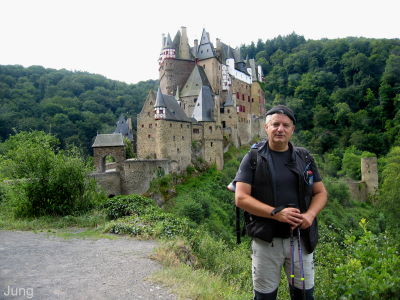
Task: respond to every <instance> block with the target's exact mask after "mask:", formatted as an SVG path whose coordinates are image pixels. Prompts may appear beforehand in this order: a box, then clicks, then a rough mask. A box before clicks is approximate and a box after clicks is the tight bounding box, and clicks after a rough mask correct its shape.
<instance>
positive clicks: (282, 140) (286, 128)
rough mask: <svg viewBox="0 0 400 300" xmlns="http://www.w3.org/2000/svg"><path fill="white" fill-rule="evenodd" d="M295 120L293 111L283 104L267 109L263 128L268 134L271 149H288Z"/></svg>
mask: <svg viewBox="0 0 400 300" xmlns="http://www.w3.org/2000/svg"><path fill="white" fill-rule="evenodd" d="M295 122H296V119H295V117H294V113H293V111H292V110H291V109H290V108H288V107H286V106H284V105H278V106H274V107H273V108H271V109H270V110H269V111H267V113H266V119H265V126H264V128H265V131H266V133H267V136H268V144H269V147H270V148H271V149H272V150H276V151H285V150H287V149H288V144H289V140H290V138H291V137H292V135H293V132H294V128H295V126H294V123H295Z"/></svg>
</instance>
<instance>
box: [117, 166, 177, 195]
mask: <svg viewBox="0 0 400 300" xmlns="http://www.w3.org/2000/svg"><path fill="white" fill-rule="evenodd" d="M121 169H122V172H121V193H122V194H124V195H127V194H133V193H135V194H143V193H145V192H146V191H147V190H148V189H149V187H150V182H151V181H152V180H153V179H154V178H156V177H157V176H162V175H164V174H169V173H170V162H169V161H168V160H150V159H147V160H146V159H127V160H126V161H124V162H123V164H122V168H121Z"/></svg>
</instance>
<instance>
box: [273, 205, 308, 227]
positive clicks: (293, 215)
mask: <svg viewBox="0 0 400 300" xmlns="http://www.w3.org/2000/svg"><path fill="white" fill-rule="evenodd" d="M303 216H304V215H302V214H301V213H300V210H299V209H297V208H294V207H287V208H284V209H282V210H281V211H280V212H278V213H277V214H276V215H275V216H274V219H275V220H277V221H279V222H283V223H289V224H290V227H291V228H292V229H295V228H296V227H298V226H300V225H301V224H302V222H303Z"/></svg>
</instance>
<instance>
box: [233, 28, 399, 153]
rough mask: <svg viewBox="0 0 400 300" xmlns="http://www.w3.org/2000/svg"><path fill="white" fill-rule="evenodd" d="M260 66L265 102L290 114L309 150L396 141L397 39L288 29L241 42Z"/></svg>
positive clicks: (376, 149)
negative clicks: (315, 36) (318, 36)
mask: <svg viewBox="0 0 400 300" xmlns="http://www.w3.org/2000/svg"><path fill="white" fill-rule="evenodd" d="M241 50H242V54H243V57H246V56H248V57H249V58H251V57H254V58H255V59H256V60H257V62H258V63H260V64H261V65H262V67H263V70H264V74H265V80H266V84H265V89H266V98H267V101H266V102H267V105H269V106H270V105H272V103H284V104H288V105H289V106H290V107H292V108H293V109H294V110H295V112H296V115H297V119H298V121H299V122H298V126H297V128H298V129H300V130H298V131H297V137H298V139H299V140H300V141H301V142H302V143H304V144H305V145H307V146H308V147H310V148H312V150H313V151H314V152H317V153H325V152H327V151H331V150H333V149H338V148H339V149H344V148H346V147H348V146H350V145H354V146H356V148H358V149H359V150H366V151H369V152H373V153H376V154H378V155H379V154H384V153H386V152H388V151H389V149H390V147H391V146H392V145H400V136H399V131H400V113H399V109H400V40H399V39H391V40H388V39H367V38H343V39H334V40H328V39H322V40H305V38H304V37H303V36H299V35H297V34H295V33H292V34H290V35H288V36H284V37H282V36H279V37H277V38H275V39H272V40H267V41H265V42H263V41H261V40H259V41H258V42H257V43H256V44H255V43H252V44H251V45H249V46H246V45H243V46H242V47H241Z"/></svg>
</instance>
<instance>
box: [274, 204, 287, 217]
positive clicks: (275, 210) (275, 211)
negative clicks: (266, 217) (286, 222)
mask: <svg viewBox="0 0 400 300" xmlns="http://www.w3.org/2000/svg"><path fill="white" fill-rule="evenodd" d="M284 208H285V206H283V205H281V206H278V207H275V208H274V210H273V211H272V212H271V216H275V215H276V214H277V213H278V212H280V211H281V210H282V209H284Z"/></svg>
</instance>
